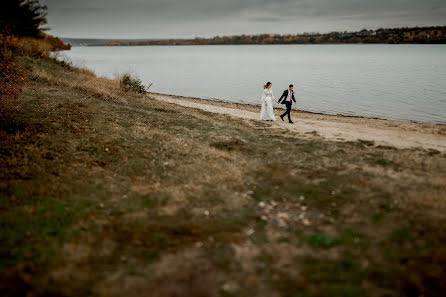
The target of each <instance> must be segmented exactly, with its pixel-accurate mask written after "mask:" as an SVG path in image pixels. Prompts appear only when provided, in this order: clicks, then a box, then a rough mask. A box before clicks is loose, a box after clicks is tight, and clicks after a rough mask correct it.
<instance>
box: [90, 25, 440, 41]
mask: <svg viewBox="0 0 446 297" xmlns="http://www.w3.org/2000/svg"><path fill="white" fill-rule="evenodd" d="M344 43H386V44H397V43H446V26H437V27H415V28H393V29H378V30H362V31H358V32H347V31H345V32H331V33H325V34H322V33H303V34H297V35H277V34H276V35H271V34H261V35H237V36H216V37H213V38H195V39H160V40H135V41H131V40H114V41H108V42H104V43H103V44H96V45H94V46H138V45H139V46H141V45H223V44H344Z"/></svg>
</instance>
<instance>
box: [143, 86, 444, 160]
mask: <svg viewBox="0 0 446 297" xmlns="http://www.w3.org/2000/svg"><path fill="white" fill-rule="evenodd" d="M148 96H149V97H153V98H155V99H158V100H162V101H167V102H170V103H174V104H178V105H182V106H186V107H192V108H196V109H201V110H205V111H208V112H212V113H219V114H226V115H230V116H232V117H237V118H243V119H247V120H258V114H259V106H257V105H254V104H243V103H232V102H226V101H223V100H214V99H201V98H193V97H185V96H176V95H166V94H159V93H148ZM281 113H282V109H281V108H280V107H279V108H278V106H277V105H276V104H275V114H276V122H274V123H272V124H270V123H268V122H265V124H266V125H269V126H271V127H274V128H281V129H286V130H290V131H294V132H298V133H300V134H303V135H312V136H314V137H322V138H325V139H327V140H332V141H358V140H364V141H371V142H373V143H374V144H377V145H382V146H393V147H397V148H402V149H410V148H423V149H430V150H438V151H442V152H445V151H446V125H441V124H425V123H417V122H405V121H396V120H386V119H377V118H366V117H359V116H350V115H329V114H321V113H314V112H308V111H300V110H295V109H293V112H292V119H293V121H294V124H289V123H287V122H286V121H285V122H282V121H281V120H280V118H279V115H280V114H281ZM285 120H286V119H285Z"/></svg>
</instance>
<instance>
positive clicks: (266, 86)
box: [263, 82, 271, 89]
mask: <svg viewBox="0 0 446 297" xmlns="http://www.w3.org/2000/svg"><path fill="white" fill-rule="evenodd" d="M270 85H271V82H267V83H266V84H265V85H264V86H263V88H264V89H266V88H268V87H269V86H270Z"/></svg>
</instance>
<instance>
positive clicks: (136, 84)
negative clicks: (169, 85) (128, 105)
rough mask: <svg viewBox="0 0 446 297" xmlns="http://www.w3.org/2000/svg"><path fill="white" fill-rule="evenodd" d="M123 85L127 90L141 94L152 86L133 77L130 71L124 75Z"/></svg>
mask: <svg viewBox="0 0 446 297" xmlns="http://www.w3.org/2000/svg"><path fill="white" fill-rule="evenodd" d="M121 85H122V87H123V88H124V90H125V91H126V92H127V91H133V92H137V93H140V94H144V93H145V92H147V91H148V89H149V88H150V86H148V87H146V86H144V85H143V84H142V81H141V80H140V79H139V78H135V77H132V76H131V75H130V74H128V73H126V74H124V75H123V76H122V78H121Z"/></svg>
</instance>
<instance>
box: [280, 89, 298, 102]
mask: <svg viewBox="0 0 446 297" xmlns="http://www.w3.org/2000/svg"><path fill="white" fill-rule="evenodd" d="M289 91H290V90H285V91H283V94H282V96H280V98H279V100H278V101H279V103H281V104H285V103H286V102H289V101H287V98H288V92H289ZM291 92H293V96H292V97H291V98H293V101H294V103H296V98H294V91H291ZM282 98H283V101H282V102H280V100H282Z"/></svg>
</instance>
